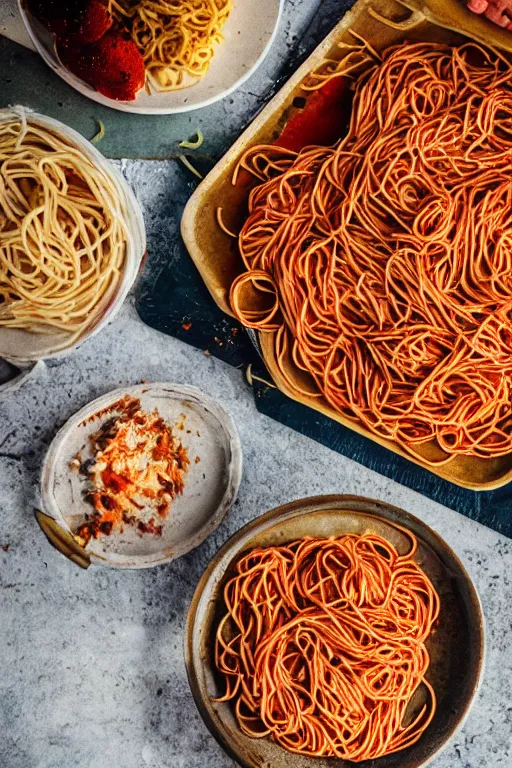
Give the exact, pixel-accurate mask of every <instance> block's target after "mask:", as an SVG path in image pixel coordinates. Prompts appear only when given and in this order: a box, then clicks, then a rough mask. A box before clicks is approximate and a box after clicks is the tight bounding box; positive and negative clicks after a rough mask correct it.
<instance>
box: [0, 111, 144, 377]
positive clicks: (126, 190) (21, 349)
mask: <svg viewBox="0 0 512 768" xmlns="http://www.w3.org/2000/svg"><path fill="white" fill-rule="evenodd" d="M20 110H23V111H24V112H25V114H26V116H27V119H28V121H29V123H35V124H38V125H41V126H43V127H45V128H49V129H51V130H53V131H54V132H55V133H57V134H59V135H60V136H62V138H63V139H66V140H68V141H69V142H71V143H72V144H74V145H75V146H76V147H77V148H78V149H80V151H81V152H83V153H84V155H86V156H87V157H88V158H89V159H90V160H91V161H92V162H93V163H94V164H95V166H96V167H97V168H98V169H99V170H100V171H101V172H103V173H104V174H105V176H107V177H108V178H109V180H110V181H111V182H112V183H113V184H114V186H115V188H116V189H117V191H118V195H119V200H120V203H121V209H122V211H123V216H124V223H125V227H126V232H127V242H126V255H125V265H124V268H123V274H122V277H121V280H120V282H119V285H118V286H117V290H116V293H115V294H114V297H113V299H112V300H111V302H110V303H109V305H108V306H107V307H106V308H105V307H104V308H103V309H99V310H98V312H97V314H96V315H95V314H94V313H93V318H92V320H91V323H90V325H88V326H87V328H85V329H84V331H83V332H82V334H81V335H80V336H79V337H78V338H76V336H75V335H74V334H71V333H67V332H65V331H59V330H55V331H48V333H32V332H30V331H26V330H19V329H16V328H4V327H1V326H0V358H4V359H5V360H8V361H10V362H12V363H13V364H15V365H20V366H21V367H24V366H26V365H27V364H30V363H34V362H37V361H38V360H44V359H48V358H52V357H57V356H62V355H66V354H68V353H69V352H71V351H72V350H73V349H75V348H76V347H78V346H79V345H80V344H81V343H82V342H83V341H85V339H87V338H90V337H91V336H94V335H95V334H96V333H98V331H100V330H101V329H102V328H103V327H104V326H105V325H106V324H107V323H109V322H110V321H111V320H113V318H114V317H115V315H116V314H117V312H119V310H120V308H121V306H122V304H123V302H124V300H125V298H126V296H127V294H128V292H129V290H130V288H131V287H132V285H133V283H134V281H135V279H136V277H137V275H138V273H139V270H140V267H141V263H142V259H143V256H144V253H145V251H146V230H145V227H144V219H143V216H142V211H141V208H140V205H139V203H138V202H137V200H136V198H135V195H134V194H133V192H132V190H131V189H130V187H129V186H128V184H127V182H126V181H125V180H124V178H123V177H122V175H121V174H120V173H119V172H118V171H117V169H116V168H115V167H114V166H113V165H112V164H111V163H110V162H109V161H108V160H106V159H105V157H103V155H102V154H101V153H100V152H98V150H97V149H96V147H94V146H93V145H92V144H91V142H90V141H87V139H84V137H83V136H81V135H80V134H79V133H77V131H74V130H73V129H72V128H69V127H68V126H67V125H64V123H61V122H59V121H58V120H54V119H53V118H51V117H46V116H45V115H40V114H38V113H37V112H31V111H30V110H27V109H25V108H24V107H13V108H8V109H2V110H0V123H1V122H6V121H9V120H13V119H15V118H16V117H17V116H19V114H20ZM6 386H7V387H8V385H6ZM4 391H5V390H4Z"/></svg>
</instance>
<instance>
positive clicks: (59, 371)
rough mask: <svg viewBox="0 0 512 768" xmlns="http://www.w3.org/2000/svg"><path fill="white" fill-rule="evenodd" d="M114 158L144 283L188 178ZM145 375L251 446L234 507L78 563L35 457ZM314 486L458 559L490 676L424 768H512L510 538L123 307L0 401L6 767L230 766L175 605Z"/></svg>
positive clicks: (171, 236)
mask: <svg viewBox="0 0 512 768" xmlns="http://www.w3.org/2000/svg"><path fill="white" fill-rule="evenodd" d="M292 5H294V4H290V6H292ZM306 5H307V3H302V6H303V7H305V6H306ZM331 5H332V3H331ZM122 168H123V171H124V173H125V175H126V176H127V178H128V179H129V180H130V182H131V183H132V184H133V186H134V187H135V189H136V192H137V194H138V196H139V198H140V199H141V202H142V203H143V206H144V209H145V212H146V222H147V225H148V231H149V245H150V249H149V250H150V258H149V261H148V267H147V271H146V274H145V278H144V279H145V280H147V281H149V283H150V282H151V281H152V280H155V279H157V277H158V273H159V269H160V268H161V266H162V265H163V264H164V263H165V262H166V260H168V259H169V258H171V256H172V249H173V244H174V242H175V238H176V237H177V216H176V215H175V213H174V210H173V205H174V203H177V206H178V208H179V205H180V204H181V203H182V202H183V199H184V196H186V194H187V188H186V184H184V181H185V179H184V176H183V171H182V170H181V169H180V168H179V167H178V166H176V165H175V164H173V163H167V162H163V163H147V162H123V163H122ZM188 191H190V189H188ZM141 380H153V381H156V380H160V381H162V380H169V381H175V382H179V383H187V384H193V385H196V386H198V387H200V388H201V389H203V390H204V391H205V392H207V393H208V394H209V395H211V396H213V397H215V398H216V399H218V401H219V402H220V403H221V404H222V405H224V406H225V407H226V408H227V409H228V410H229V412H230V413H231V415H232V417H233V418H234V420H235V422H236V424H237V426H238V429H239V431H240V435H241V439H242V444H243V450H244V461H245V466H244V477H243V481H242V486H241V490H240V496H239V500H238V502H237V503H236V505H235V506H234V508H233V509H232V511H231V513H230V514H229V516H228V517H227V519H226V520H225V522H224V523H223V525H221V527H220V528H219V529H218V531H217V532H216V533H215V534H213V535H212V536H211V537H210V538H209V539H208V540H207V541H206V543H205V544H203V545H202V546H201V547H200V548H199V549H197V550H196V551H195V552H193V553H191V554H189V555H187V556H186V557H184V558H182V559H181V560H179V561H177V562H176V563H173V564H171V565H168V566H162V567H159V568H156V569H154V570H150V571H138V572H116V571H107V570H102V569H95V568H91V569H90V570H89V571H87V572H84V571H80V570H79V569H78V568H77V567H76V566H74V565H73V564H71V563H70V562H68V561H67V560H66V559H65V558H64V557H63V556H62V555H60V554H58V553H57V552H55V551H54V550H53V549H52V548H51V547H50V546H49V544H48V543H47V542H46V540H45V539H44V537H43V535H42V534H41V532H40V530H39V528H38V527H37V524H36V523H35V520H34V517H33V503H32V502H33V498H34V488H35V486H36V484H37V480H38V472H39V467H40V464H41V460H42V456H43V454H44V451H45V449H46V447H47V446H48V444H49V442H50V440H51V438H52V436H53V434H54V432H55V430H56V429H57V428H58V427H59V426H60V425H61V424H62V423H63V421H65V420H66V419H67V418H68V417H69V416H70V415H71V414H72V413H73V412H74V411H76V410H77V409H78V408H80V407H81V406H83V405H84V404H85V403H87V402H88V401H89V400H91V399H92V398H95V397H97V396H98V395H100V394H102V393H104V392H107V391H108V390H110V389H113V388H115V387H118V386H122V385H123V384H129V383H135V382H139V381H141ZM321 493H353V494H360V495H364V496H371V497H374V498H379V499H383V500H386V501H389V502H392V503H393V504H396V505H398V506H401V507H403V508H405V509H407V510H409V511H410V512H412V513H414V514H416V515H418V516H419V517H421V518H422V519H424V520H425V521H426V522H427V523H428V524H430V525H431V526H433V527H434V528H435V529H436V530H437V531H438V532H439V533H440V534H441V535H442V536H444V537H445V539H446V540H447V541H448V543H449V544H450V545H451V546H452V547H453V548H454V549H455V550H456V552H457V553H458V554H459V555H460V557H461V558H462V560H463V562H464V564H465V565H466V567H467V568H468V570H469V572H470V573H471V575H472V576H473V578H474V580H475V583H476V586H477V588H478V590H479V592H480V595H481V598H482V601H483V605H484V610H485V615H486V620H487V640H488V656H487V669H486V673H485V679H484V683H483V686H482V690H481V694H480V696H479V699H478V701H477V703H476V705H475V707H474V709H473V710H472V713H471V715H470V717H469V719H468V721H467V723H466V725H465V727H464V728H463V730H462V731H461V732H460V733H458V734H457V736H456V737H455V739H454V740H453V741H452V743H451V744H450V746H449V747H448V749H447V750H446V751H445V752H444V753H443V754H442V755H441V756H439V757H438V758H436V759H435V760H434V761H433V763H432V764H431V765H432V768H481V767H482V766H485V767H486V768H510V766H512V700H511V698H510V693H509V691H510V688H511V685H512V654H511V653H510V647H511V646H512V626H511V616H512V609H511V605H512V576H511V574H512V541H509V540H506V539H505V538H503V537H501V536H499V535H498V534H496V533H494V532H492V531H490V530H488V529H486V528H483V527H482V526H480V525H478V524H477V523H475V522H472V521H471V520H468V519H466V518H465V517H462V516H460V515H458V514H457V513H455V512H453V511H450V510H448V509H445V508H443V507H441V506H440V505H438V504H435V503H434V502H432V501H430V500H429V499H427V498H424V497H422V496H420V495H418V494H416V493H414V492H413V491H410V490H408V489H407V488H404V487H402V486H400V485H398V484H396V483H394V482H393V481H391V480H388V479H386V478H384V477H381V476H379V475H377V474H375V473H374V472H371V471H370V470H367V469H365V468H364V467H361V466H359V465H357V464H355V463H354V462H352V461H350V460H348V459H346V458H344V457H342V456H339V455H338V454H336V453H334V452H332V451H330V450H329V449H327V448H325V447H322V446H321V445H318V444H317V443H314V442H313V441H311V440H309V439H308V438H306V437H303V436H301V435H299V434H297V433H296V432H293V431H291V430H289V429H287V428H286V427H283V426H282V425H280V424H277V423H276V422H274V421H271V420H270V419H268V418H266V417H264V416H261V415H260V414H258V412H257V411H256V408H255V406H254V403H253V399H252V394H251V392H250V390H249V389H248V388H247V387H246V385H245V384H244V382H243V380H242V376H241V373H240V372H239V371H236V370H234V369H231V368H229V367H227V366H225V365H223V364H222V363H220V362H219V361H217V360H215V359H213V358H207V357H205V356H204V355H203V354H202V353H201V352H200V351H198V350H194V349H192V348H190V347H187V346H185V345H184V344H182V343H180V342H178V341H176V340H174V339H171V338H169V337H167V336H164V335H162V334H160V333H158V332H156V331H153V330H151V329H149V328H147V327H146V326H144V325H143V324H142V323H141V322H140V320H139V319H138V317H137V315H136V313H135V310H134V309H133V306H132V305H131V304H130V303H128V304H127V305H126V306H125V308H124V309H123V311H122V313H121V315H120V316H119V317H118V318H117V320H116V321H115V322H114V323H113V324H112V325H111V326H110V327H109V328H107V329H106V330H105V331H104V332H103V333H101V335H99V336H98V337H96V338H95V339H93V340H91V341H89V342H87V343H86V344H85V345H84V346H83V347H82V348H81V349H80V350H78V351H77V352H75V353H74V354H73V355H72V356H71V357H70V358H68V359H66V360H62V361H57V362H53V363H51V364H50V365H49V366H48V367H47V368H44V367H43V368H42V370H38V371H37V372H36V374H35V375H34V377H33V378H32V379H31V380H29V381H28V382H27V383H26V384H25V385H24V386H23V387H22V388H21V389H20V390H19V391H17V392H13V393H11V394H9V395H7V396H6V397H4V398H3V399H0V494H1V495H0V500H1V504H0V546H3V545H8V549H7V551H4V550H3V549H0V649H1V662H0V768H203V767H204V766H207V765H208V766H211V768H228V766H231V765H232V762H231V761H230V760H229V759H228V758H227V757H226V756H225V755H224V754H223V753H222V751H221V749H220V748H219V747H218V746H217V744H216V742H215V741H214V739H213V738H212V737H211V736H210V735H209V733H208V731H207V730H206V728H205V726H204V725H203V723H202V720H201V719H200V717H199V715H198V713H197V711H196V708H195V705H194V702H193V700H192V696H191V694H190V691H189V687H188V683H187V678H186V673H185V666H184V661H183V631H184V624H185V616H186V611H187V608H188V605H189V603H190V600H191V597H192V594H193V591H194V588H195V585H196V583H197V581H198V579H199V577H200V575H201V573H202V572H203V570H204V568H205V567H206V565H207V563H208V562H209V560H210V558H211V557H212V555H213V554H214V552H215V551H216V550H217V549H218V548H219V546H220V545H221V544H222V543H223V542H224V541H225V540H226V539H227V538H228V536H229V535H230V534H231V533H233V532H234V531H236V530H237V529H238V528H240V526H242V525H243V524H244V523H245V522H247V521H249V520H251V519H253V518H254V517H255V516H257V515H259V514H260V513H262V512H264V511H266V510H268V509H270V508H272V507H274V506H276V505H278V504H281V503H283V502H286V501H290V500H292V499H295V498H298V497H301V496H307V495H315V494H321ZM511 514H512V510H511ZM460 652H461V653H464V648H461V649H460ZM292 762H293V761H292Z"/></svg>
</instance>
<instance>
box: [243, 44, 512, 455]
mask: <svg viewBox="0 0 512 768" xmlns="http://www.w3.org/2000/svg"><path fill="white" fill-rule="evenodd" d="M362 67H363V71H362V73H361V68H362ZM344 68H345V69H347V70H349V71H351V72H352V73H354V72H357V71H359V74H356V85H355V95H354V101H353V110H352V115H351V123H350V127H349V131H348V134H347V136H346V137H345V138H344V139H342V140H341V142H340V143H339V144H338V145H337V146H335V147H332V148H325V147H309V148H305V149H304V150H303V151H301V152H300V153H299V154H298V155H297V154H295V153H293V152H290V151H283V150H280V149H279V148H277V147H266V146H264V147H263V146H260V147H255V148H251V149H249V150H248V151H247V152H246V153H245V155H244V157H243V158H242V160H241V167H243V168H245V169H248V170H250V171H251V172H252V173H254V174H255V175H256V176H257V177H258V178H259V180H260V181H261V184H260V185H258V186H257V187H255V188H254V189H253V190H252V191H251V194H250V200H249V211H250V212H249V216H248V218H247V220H246V222H245V224H244V226H243V228H242V230H241V232H240V235H239V244H240V251H241V254H242V257H243V260H244V263H245V265H246V268H247V270H248V271H247V272H246V273H244V274H243V275H241V276H240V278H238V280H237V281H236V282H235V283H234V284H233V287H232V291H231V304H232V307H233V310H234V312H235V314H236V315H237V317H238V318H239V319H240V320H241V321H242V322H243V323H245V325H247V326H249V327H251V328H258V329H260V330H261V331H274V332H275V334H276V337H275V345H276V358H277V362H278V365H279V367H280V369H281V371H282V374H283V376H284V377H285V378H286V377H287V375H288V374H287V367H286V365H285V363H286V361H287V360H289V359H290V358H292V359H293V361H294V363H295V364H296V366H298V367H299V369H301V370H303V371H306V372H307V373H308V374H310V375H311V376H312V378H313V380H314V382H313V384H314V391H315V392H316V393H318V394H319V395H323V396H324V397H325V398H326V400H327V401H328V402H329V404H330V405H331V406H332V407H333V408H334V409H336V410H337V411H338V412H340V413H343V414H345V415H346V416H348V417H349V418H352V419H355V420H359V421H360V422H362V423H363V424H364V425H365V426H366V427H367V428H368V429H369V430H371V431H372V432H374V433H377V434H378V435H380V436H382V437H385V438H388V439H392V440H394V441H396V442H398V443H399V444H401V445H403V446H404V447H406V448H407V449H408V450H413V449H414V446H416V445H419V444H423V443H427V442H430V441H435V444H437V445H438V446H440V447H441V448H442V449H443V450H444V451H445V452H446V454H447V460H450V459H451V458H453V456H455V455H457V454H466V455H474V456H480V457H484V458H489V457H498V456H502V455H505V454H507V453H510V451H511V450H512V401H511V398H512V354H511V344H512V170H511V169H512V165H511V163H512V68H511V67H510V64H509V62H508V60H507V59H506V58H504V57H503V56H501V55H500V54H499V53H498V52H496V51H492V50H488V49H486V48H484V47H483V46H480V45H477V44H472V43H471V44H469V43H468V44H465V45H462V46H461V47H458V48H454V47H450V46H446V45H441V44H436V43H416V44H403V45H399V46H396V47H393V48H390V49H388V50H387V51H385V52H384V54H383V58H382V61H377V62H375V60H373V61H372V62H371V64H370V66H368V55H367V53H362V49H361V48H358V49H357V50H356V49H355V48H354V51H352V52H351V53H350V55H349V58H348V64H342V65H341V66H340V65H339V64H336V63H334V62H333V63H330V64H329V65H328V67H327V71H324V72H319V73H315V74H314V75H313V78H312V81H311V87H320V86H321V85H322V83H323V82H325V81H326V80H328V79H329V78H331V77H336V76H340V75H343V73H344V71H345V69H344ZM248 289H250V292H251V294H252V293H253V292H254V290H255V291H256V292H257V294H258V296H259V298H260V299H261V300H263V306H264V311H263V310H261V302H260V308H259V309H258V306H257V305H255V302H254V300H247V292H248ZM292 384H293V386H295V387H296V388H297V387H298V384H297V381H296V380H294V381H293V382H292ZM304 390H305V391H306V390H307V391H308V393H309V388H308V387H307V386H305V387H304Z"/></svg>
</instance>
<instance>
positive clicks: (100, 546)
mask: <svg viewBox="0 0 512 768" xmlns="http://www.w3.org/2000/svg"><path fill="white" fill-rule="evenodd" d="M125 395H130V396H132V397H137V398H139V399H140V402H141V406H142V408H143V410H145V411H146V413H150V412H152V411H153V410H154V409H157V410H158V413H159V414H160V416H161V417H162V418H163V419H164V420H165V421H166V422H167V423H169V424H174V425H177V424H179V425H180V427H182V428H181V430H180V431H179V432H178V433H177V434H178V435H179V438H180V441H181V443H182V444H183V445H184V447H185V448H186V449H187V452H188V456H189V459H190V465H189V468H188V470H187V472H186V474H185V487H184V491H183V494H182V495H181V496H178V497H177V498H176V499H174V501H173V503H172V506H171V509H170V512H169V515H168V517H167V518H166V519H165V520H164V522H163V529H162V535H161V536H153V535H151V534H147V533H146V534H140V533H139V532H138V531H137V529H136V528H134V527H132V526H125V528H124V531H121V532H117V533H113V534H111V535H110V536H100V537H99V538H98V539H94V538H92V539H91V540H90V541H89V543H88V544H87V547H85V550H83V551H82V552H81V553H80V552H78V550H76V551H77V552H78V553H79V554H82V555H83V556H84V557H86V558H87V560H88V561H89V562H90V563H92V564H96V565H104V566H109V567H113V568H148V567H150V566H154V565H160V564H161V563H166V562H169V561H170V560H174V559H175V558H177V557H180V556H181V555H184V554H185V553H186V552H189V551H190V550H191V549H194V547H197V546H199V544H201V542H202V541H204V539H205V538H206V537H207V536H209V534H210V533H212V532H213V531H214V530H215V528H217V526H218V525H219V524H220V523H221V521H222V519H223V518H224V516H225V515H226V513H227V511H228V510H229V508H230V506H231V504H232V503H233V501H234V500H235V498H236V495H237V493H238V488H239V485H240V480H241V475H242V452H241V447H240V440H239V437H238V433H237V431H236V427H235V425H234V424H233V421H232V420H231V418H230V416H229V415H228V413H227V412H226V411H225V410H224V409H223V408H221V406H220V405H218V404H217V403H216V402H215V401H214V400H212V399H211V398H210V397H207V396H206V395H204V394H203V393H202V392H200V391H199V390H198V389H196V388H195V387H184V386H177V385H174V384H166V383H163V384H141V385H138V386H134V387H125V388H123V389H117V390H114V391H113V392H110V393H108V394H107V395H103V397H99V398H98V399H97V400H94V401H93V402H92V403H89V405H87V406H85V408H82V410H80V411H79V412H78V413H76V414H75V415H74V416H73V417H72V418H71V419H69V421H67V422H66V424H65V425H64V426H63V427H62V429H61V430H60V431H59V432H58V433H57V435H56V436H55V438H54V439H53V441H52V443H51V445H50V447H49V449H48V453H47V454H46V457H45V460H44V464H43V469H42V474H41V488H40V508H41V510H42V512H43V513H44V517H46V518H47V519H48V518H49V519H50V520H52V521H53V523H54V525H53V530H52V531H51V530H50V531H49V530H48V527H47V526H45V527H43V530H44V531H45V533H46V534H47V535H48V534H49V533H50V534H52V533H53V534H54V535H53V536H52V535H50V536H48V537H49V538H50V540H51V541H52V543H54V544H55V545H57V546H58V545H59V539H60V540H63V541H64V547H61V546H58V548H59V549H61V551H63V552H64V553H65V554H68V552H67V549H66V546H65V544H66V541H65V540H66V539H67V541H68V542H69V541H70V537H72V535H73V533H74V531H76V529H77V528H78V526H79V525H80V524H81V523H82V522H84V520H85V513H86V512H91V511H92V507H89V505H88V503H87V502H86V501H85V500H84V492H85V491H86V486H87V478H85V477H84V476H83V475H81V474H80V473H78V472H76V471H73V470H72V469H71V468H70V463H71V461H72V460H73V459H74V458H75V457H76V456H77V455H78V454H80V455H81V456H82V458H84V457H85V456H87V450H88V445H89V436H90V435H91V434H92V433H94V432H96V430H97V429H98V428H99V427H100V426H101V424H102V423H104V422H105V421H107V420H108V419H110V418H111V417H112V406H113V404H114V403H116V402H117V401H119V400H120V399H121V398H122V397H124V396H125ZM196 459H197V460H196ZM38 519H39V518H38ZM40 522H41V520H40ZM55 524H56V525H57V526H58V527H59V528H60V531H61V534H60V536H59V535H58V534H59V531H58V530H57V531H56V530H55ZM55 534H57V535H55ZM62 534H64V535H62ZM73 549H76V545H75V546H74V547H73Z"/></svg>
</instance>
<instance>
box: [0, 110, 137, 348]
mask: <svg viewBox="0 0 512 768" xmlns="http://www.w3.org/2000/svg"><path fill="white" fill-rule="evenodd" d="M125 252H126V231H125V224H124V214H123V211H122V208H121V203H120V199H119V190H118V189H117V188H116V186H115V184H114V182H113V181H112V180H111V179H110V177H109V176H108V175H107V174H106V173H104V172H103V171H101V169H99V168H98V167H97V166H95V165H94V164H93V163H92V161H91V160H90V159H89V158H88V157H86V155H85V154H84V153H83V152H81V151H80V150H79V149H78V148H77V147H75V146H74V145H73V144H71V143H70V142H69V141H67V140H66V139H65V138H63V137H61V136H59V135H57V134H56V133H55V132H54V131H53V130H50V129H48V128H46V127H44V126H42V125H40V124H39V123H37V122H35V121H33V120H31V118H30V116H28V119H27V117H26V116H25V114H24V113H21V114H20V115H19V116H18V115H13V117H12V119H8V120H5V121H4V122H1V123H0V326H3V327H6V328H20V329H26V330H30V331H34V332H48V330H51V329H52V328H53V329H59V330H62V331H66V332H69V333H70V334H71V335H72V336H73V337H75V336H78V335H80V333H81V332H82V331H83V329H84V328H85V327H86V326H88V325H90V324H91V323H92V322H93V321H94V319H95V317H96V316H97V313H98V312H101V311H102V309H105V308H106V307H107V306H108V304H109V302H110V301H111V299H112V297H113V295H114V293H115V291H116V290H117V288H118V286H119V282H120V279H121V273H122V269H123V266H124V263H125Z"/></svg>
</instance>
